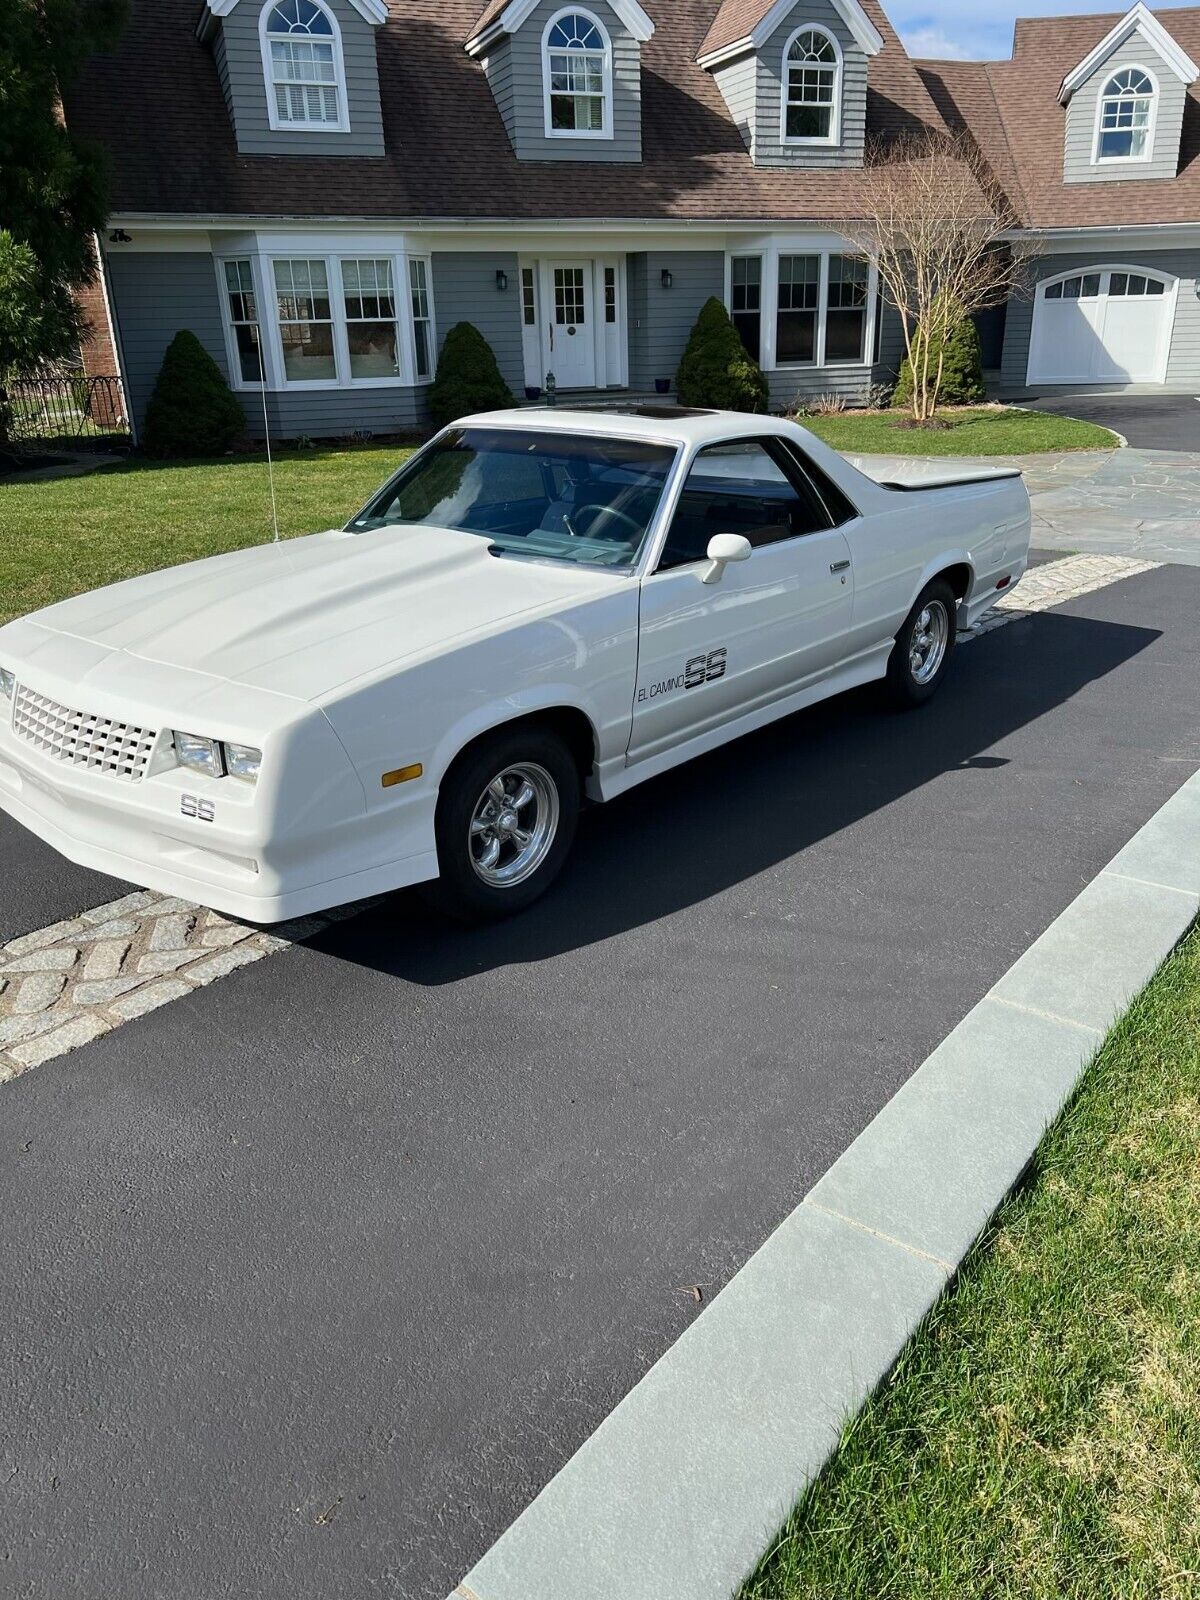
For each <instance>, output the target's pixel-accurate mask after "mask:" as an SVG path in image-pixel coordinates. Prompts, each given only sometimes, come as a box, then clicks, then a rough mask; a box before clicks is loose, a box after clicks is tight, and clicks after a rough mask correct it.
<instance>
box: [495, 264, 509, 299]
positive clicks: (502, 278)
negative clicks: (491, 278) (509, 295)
mask: <svg viewBox="0 0 1200 1600" xmlns="http://www.w3.org/2000/svg"><path fill="white" fill-rule="evenodd" d="M496 287H497V289H499V291H500V293H501V294H504V293H505V291H506V290H507V288H508V273H507V272H505V270H504V268H503V267H501V268H500V269H499V271H498V272H497V273H496Z"/></svg>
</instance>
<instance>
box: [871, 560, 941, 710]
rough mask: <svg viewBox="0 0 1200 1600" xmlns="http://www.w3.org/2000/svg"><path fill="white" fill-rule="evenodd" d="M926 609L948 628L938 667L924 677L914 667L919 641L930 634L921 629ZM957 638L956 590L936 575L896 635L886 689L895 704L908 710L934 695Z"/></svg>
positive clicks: (920, 595)
mask: <svg viewBox="0 0 1200 1600" xmlns="http://www.w3.org/2000/svg"><path fill="white" fill-rule="evenodd" d="M938 608H940V611H939V610H938ZM927 611H929V612H932V613H933V616H934V619H935V620H937V619H939V618H940V620H941V622H942V624H943V625H944V627H945V642H944V649H943V650H942V652H941V659H940V661H939V663H938V665H937V667H936V668H935V670H934V671H933V672H932V674H931V675H930V676H928V677H924V676H922V671H921V670H920V669H918V668H916V667H914V664H913V652H914V646H916V645H917V642H918V640H919V639H921V638H923V637H925V636H926V634H927V633H928V630H925V631H924V632H922V631H920V630H919V629H918V623H919V622H920V621H921V619H922V617H923V616H925V614H926V612H927ZM957 638H958V601H957V599H956V598H955V595H954V590H953V589H952V588H951V587H950V585H949V584H948V583H947V582H946V580H945V578H935V579H934V580H933V582H932V583H929V584H926V586H925V588H924V589H922V591H921V593H920V594H919V595H918V596H917V603H916V604H915V605H914V606H913V608H912V610H911V611H910V612H909V614H908V617H907V619H906V621H905V623H904V626H903V627H902V628H901V629H900V632H899V633H898V634H897V635H896V643H895V645H894V646H893V647H892V653H891V655H890V657H889V658H888V666H887V685H886V688H887V697H888V699H889V700H890V701H891V703H892V705H894V706H897V707H899V708H900V709H901V710H905V711H907V710H911V709H912V708H913V707H914V706H923V705H924V704H925V702H926V701H927V700H931V699H932V698H933V696H934V695H935V694H936V693H937V692H938V689H939V688H940V687H941V684H942V680H943V678H945V676H946V669H947V668H948V667H949V665H950V658H951V656H953V654H954V646H955V642H956V640H957ZM919 653H920V651H919V646H918V654H919Z"/></svg>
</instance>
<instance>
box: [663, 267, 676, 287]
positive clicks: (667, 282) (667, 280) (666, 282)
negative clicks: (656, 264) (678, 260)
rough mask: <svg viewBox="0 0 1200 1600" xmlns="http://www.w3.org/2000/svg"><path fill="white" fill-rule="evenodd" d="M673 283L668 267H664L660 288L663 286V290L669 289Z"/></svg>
mask: <svg viewBox="0 0 1200 1600" xmlns="http://www.w3.org/2000/svg"><path fill="white" fill-rule="evenodd" d="M674 282H675V280H674V278H673V277H672V276H671V269H670V267H664V268H663V269H662V286H663V288H664V289H669V288H670V287H671V285H672V284H673V283H674Z"/></svg>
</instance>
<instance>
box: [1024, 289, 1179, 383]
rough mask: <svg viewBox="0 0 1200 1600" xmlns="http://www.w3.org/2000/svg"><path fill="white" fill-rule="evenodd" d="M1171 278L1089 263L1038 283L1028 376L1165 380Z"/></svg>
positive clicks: (1172, 309) (1037, 380)
mask: <svg viewBox="0 0 1200 1600" xmlns="http://www.w3.org/2000/svg"><path fill="white" fill-rule="evenodd" d="M1176 281H1177V280H1176V279H1174V278H1168V277H1165V276H1161V275H1159V274H1158V273H1152V272H1146V271H1144V270H1143V271H1139V270H1136V269H1134V268H1132V267H1093V268H1090V269H1089V270H1087V271H1085V272H1073V273H1070V274H1069V275H1067V276H1066V277H1061V278H1051V279H1050V280H1049V281H1048V282H1046V283H1043V284H1041V285H1039V287H1038V292H1037V298H1036V299H1035V301H1034V307H1033V334H1032V337H1031V339H1030V344H1029V382H1030V383H1163V382H1165V380H1166V376H1167V356H1168V354H1169V353H1170V348H1171V329H1172V326H1173V324H1174V321H1175V289H1176Z"/></svg>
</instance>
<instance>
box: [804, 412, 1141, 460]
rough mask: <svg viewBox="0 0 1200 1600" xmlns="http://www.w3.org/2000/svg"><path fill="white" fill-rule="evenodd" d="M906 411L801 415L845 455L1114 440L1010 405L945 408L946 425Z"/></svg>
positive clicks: (994, 452)
mask: <svg viewBox="0 0 1200 1600" xmlns="http://www.w3.org/2000/svg"><path fill="white" fill-rule="evenodd" d="M907 415H908V413H907V412H903V411H843V412H841V413H840V414H839V415H837V416H832V417H801V418H799V421H800V423H801V424H802V425H803V426H804V427H806V428H809V429H811V431H812V432H813V433H815V434H816V435H817V437H818V438H820V439H824V441H825V443H826V444H831V445H832V446H833V448H834V449H835V450H843V451H845V452H846V454H847V455H859V454H863V455H887V456H1024V455H1038V454H1040V453H1042V452H1043V451H1046V450H1105V449H1111V448H1112V447H1113V445H1115V444H1116V437H1115V435H1114V434H1111V433H1110V432H1109V431H1108V429H1107V428H1101V427H1098V426H1097V425H1096V424H1095V423H1094V422H1079V421H1077V420H1076V418H1074V417H1059V416H1053V415H1052V414H1051V413H1050V412H1048V411H1019V410H1016V409H1014V408H1011V407H1006V406H980V407H978V408H974V409H959V410H952V411H943V412H941V413H940V417H941V420H942V421H944V422H949V423H950V424H951V426H950V427H948V428H930V429H925V428H906V427H905V426H904V421H905V418H906V417H907Z"/></svg>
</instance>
